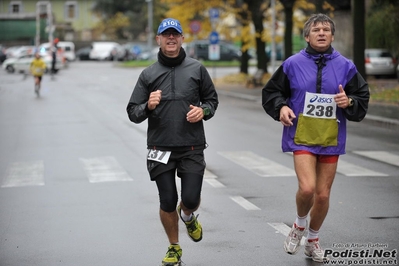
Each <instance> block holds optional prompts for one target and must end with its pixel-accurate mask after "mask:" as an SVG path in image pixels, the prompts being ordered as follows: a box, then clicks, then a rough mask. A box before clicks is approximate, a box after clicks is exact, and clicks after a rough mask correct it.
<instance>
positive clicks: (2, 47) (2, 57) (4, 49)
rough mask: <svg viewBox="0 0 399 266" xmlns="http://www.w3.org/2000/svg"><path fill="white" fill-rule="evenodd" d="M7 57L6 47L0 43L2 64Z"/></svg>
mask: <svg viewBox="0 0 399 266" xmlns="http://www.w3.org/2000/svg"><path fill="white" fill-rule="evenodd" d="M6 59H7V55H6V48H5V47H4V46H3V45H1V44H0V64H2V63H3V62H4V60H6Z"/></svg>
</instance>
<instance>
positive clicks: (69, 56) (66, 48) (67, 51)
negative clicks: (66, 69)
mask: <svg viewBox="0 0 399 266" xmlns="http://www.w3.org/2000/svg"><path fill="white" fill-rule="evenodd" d="M57 46H58V48H60V49H61V53H62V56H63V57H64V58H65V59H66V60H68V61H69V62H71V61H74V60H75V59H76V55H75V44H74V43H73V42H58V43H57ZM43 50H45V52H46V53H49V54H51V52H50V43H49V42H47V43H43V44H41V45H40V48H39V51H40V52H43Z"/></svg>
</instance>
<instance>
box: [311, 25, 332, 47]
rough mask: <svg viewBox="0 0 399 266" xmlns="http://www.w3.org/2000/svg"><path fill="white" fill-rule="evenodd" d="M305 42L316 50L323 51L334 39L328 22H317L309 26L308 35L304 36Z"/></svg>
mask: <svg viewBox="0 0 399 266" xmlns="http://www.w3.org/2000/svg"><path fill="white" fill-rule="evenodd" d="M305 40H306V42H308V43H309V45H310V46H311V47H312V48H313V49H315V50H316V51H318V52H325V51H326V50H327V49H328V47H330V45H331V43H332V42H333V41H334V35H332V32H331V27H330V23H328V22H324V23H321V22H319V23H317V24H316V25H312V26H311V27H310V32H309V36H307V37H305Z"/></svg>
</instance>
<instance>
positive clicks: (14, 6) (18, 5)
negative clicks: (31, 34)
mask: <svg viewBox="0 0 399 266" xmlns="http://www.w3.org/2000/svg"><path fill="white" fill-rule="evenodd" d="M9 11H10V13H12V14H19V13H22V2H21V1H11V2H10V6H9Z"/></svg>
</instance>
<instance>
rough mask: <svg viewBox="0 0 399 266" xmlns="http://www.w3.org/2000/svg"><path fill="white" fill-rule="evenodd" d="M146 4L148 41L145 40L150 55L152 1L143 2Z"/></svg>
mask: <svg viewBox="0 0 399 266" xmlns="http://www.w3.org/2000/svg"><path fill="white" fill-rule="evenodd" d="M145 1H146V2H147V3H148V37H147V38H148V40H147V43H148V49H150V53H151V51H152V41H153V40H152V39H153V36H152V30H153V29H152V28H153V26H152V25H153V24H152V22H153V11H152V6H153V4H152V1H153V0H145Z"/></svg>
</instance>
